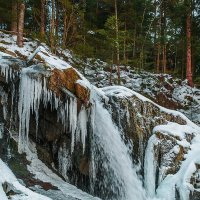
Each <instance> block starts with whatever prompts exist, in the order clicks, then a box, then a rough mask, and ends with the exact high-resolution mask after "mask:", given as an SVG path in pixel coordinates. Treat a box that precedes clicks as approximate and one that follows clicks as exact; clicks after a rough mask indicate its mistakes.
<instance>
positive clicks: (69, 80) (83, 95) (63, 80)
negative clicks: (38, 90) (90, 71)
mask: <svg viewBox="0 0 200 200" xmlns="http://www.w3.org/2000/svg"><path fill="white" fill-rule="evenodd" d="M78 80H81V78H80V76H79V74H78V73H77V72H76V70H75V69H73V68H68V69H65V70H59V69H54V70H52V74H51V76H50V78H49V84H48V86H49V89H50V90H52V91H54V92H55V93H56V94H57V95H58V96H60V95H61V94H63V92H62V88H65V89H67V90H69V91H70V92H71V93H73V94H74V95H75V96H76V97H77V98H79V99H80V100H81V101H82V102H83V103H84V104H88V101H89V95H90V91H89V90H88V88H86V87H84V86H83V85H81V84H80V83H78V82H77V81H78Z"/></svg>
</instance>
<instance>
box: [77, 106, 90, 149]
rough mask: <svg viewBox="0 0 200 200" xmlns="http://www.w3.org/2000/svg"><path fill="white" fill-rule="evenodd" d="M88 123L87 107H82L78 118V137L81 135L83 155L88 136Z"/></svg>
mask: <svg viewBox="0 0 200 200" xmlns="http://www.w3.org/2000/svg"><path fill="white" fill-rule="evenodd" d="M87 122H88V116H87V111H86V109H85V107H84V106H82V108H81V111H80V113H79V116H78V128H77V135H79V136H80V138H81V143H82V145H83V153H84V152H85V139H86V136H87Z"/></svg>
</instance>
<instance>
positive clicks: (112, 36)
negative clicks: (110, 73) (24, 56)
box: [0, 0, 200, 85]
mask: <svg viewBox="0 0 200 200" xmlns="http://www.w3.org/2000/svg"><path fill="white" fill-rule="evenodd" d="M0 29H1V30H7V31H8V32H10V33H12V34H19V33H20V34H21V36H22V38H23V35H24V36H26V37H31V38H33V39H36V38H37V39H39V41H40V42H46V43H47V44H48V45H49V46H50V47H51V50H52V52H53V53H55V54H56V49H57V47H62V48H63V49H70V50H72V51H73V52H74V53H75V54H77V55H79V56H80V58H81V59H87V58H89V57H91V58H99V59H101V60H103V61H106V62H107V63H109V64H110V65H112V64H115V65H116V66H118V78H119V80H120V67H119V66H120V65H125V66H127V65H130V66H131V67H133V68H134V69H137V70H138V71H140V70H147V71H151V72H156V73H169V74H173V75H174V76H175V77H178V78H182V79H184V78H185V77H186V78H187V79H188V81H189V84H190V85H193V81H194V82H195V83H200V34H199V33H200V2H199V1H198V0H24V1H22V0H8V1H5V0H0ZM21 42H22V41H21ZM21 45H22V44H21ZM119 83H120V81H119Z"/></svg>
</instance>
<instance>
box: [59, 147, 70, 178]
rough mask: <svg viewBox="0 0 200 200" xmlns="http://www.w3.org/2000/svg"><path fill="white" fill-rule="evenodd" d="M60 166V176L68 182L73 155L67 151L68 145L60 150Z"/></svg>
mask: <svg viewBox="0 0 200 200" xmlns="http://www.w3.org/2000/svg"><path fill="white" fill-rule="evenodd" d="M58 166H59V172H60V174H61V175H62V176H63V177H64V178H65V179H66V180H67V179H68V177H67V171H68V170H69V169H70V167H71V155H70V152H69V151H68V150H67V147H66V143H64V144H63V146H62V147H60V148H59V151H58Z"/></svg>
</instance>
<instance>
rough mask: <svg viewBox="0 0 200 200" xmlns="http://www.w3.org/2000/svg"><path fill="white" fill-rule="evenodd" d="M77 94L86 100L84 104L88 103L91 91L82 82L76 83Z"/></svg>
mask: <svg viewBox="0 0 200 200" xmlns="http://www.w3.org/2000/svg"><path fill="white" fill-rule="evenodd" d="M75 95H76V96H77V97H78V98H79V99H80V100H81V101H83V102H84V104H86V105H87V104H88V102H89V98H90V91H89V89H88V88H86V87H85V86H83V85H81V84H80V83H75Z"/></svg>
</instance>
